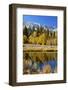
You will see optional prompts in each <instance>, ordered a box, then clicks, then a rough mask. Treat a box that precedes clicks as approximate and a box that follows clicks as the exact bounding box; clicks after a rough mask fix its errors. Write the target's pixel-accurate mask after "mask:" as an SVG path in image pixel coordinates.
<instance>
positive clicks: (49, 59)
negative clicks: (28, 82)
mask: <svg viewBox="0 0 68 90" xmlns="http://www.w3.org/2000/svg"><path fill="white" fill-rule="evenodd" d="M46 73H57V52H24V55H23V74H46Z"/></svg>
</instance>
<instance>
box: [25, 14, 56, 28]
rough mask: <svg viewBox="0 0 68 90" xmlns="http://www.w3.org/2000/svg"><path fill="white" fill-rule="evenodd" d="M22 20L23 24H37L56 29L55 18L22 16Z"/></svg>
mask: <svg viewBox="0 0 68 90" xmlns="http://www.w3.org/2000/svg"><path fill="white" fill-rule="evenodd" d="M23 20H24V22H25V23H28V22H31V23H39V24H41V25H46V26H49V27H53V28H57V16H37V15H24V16H23Z"/></svg>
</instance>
